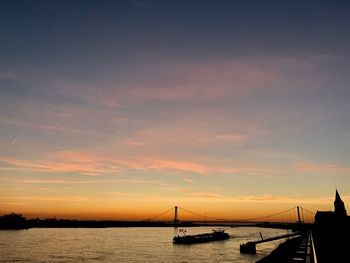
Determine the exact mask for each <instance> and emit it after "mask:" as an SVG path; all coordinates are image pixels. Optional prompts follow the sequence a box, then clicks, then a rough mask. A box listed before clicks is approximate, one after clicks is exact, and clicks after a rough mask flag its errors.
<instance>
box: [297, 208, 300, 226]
mask: <svg viewBox="0 0 350 263" xmlns="http://www.w3.org/2000/svg"><path fill="white" fill-rule="evenodd" d="M297 211H298V223H299V224H301V218H300V211H299V206H297Z"/></svg>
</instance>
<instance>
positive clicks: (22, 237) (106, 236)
mask: <svg viewBox="0 0 350 263" xmlns="http://www.w3.org/2000/svg"><path fill="white" fill-rule="evenodd" d="M211 229H212V228H211V227H192V228H191V227H188V228H186V231H187V233H188V234H196V233H204V232H211ZM225 229H226V232H227V233H229V234H230V236H231V238H230V239H228V240H224V241H216V242H211V243H202V244H193V245H179V244H177V245H174V244H173V243H172V238H173V236H174V235H177V234H179V233H178V229H177V230H176V229H174V228H170V227H169V228H168V227H167V228H157V227H148V228H142V227H140V228H136V227H135V228H102V229H98V228H97V229H96V228H32V229H28V230H3V231H0V255H1V257H0V262H30V263H31V262H33V263H34V262H35V263H37V262H91V263H92V262H94V263H97V262H128V263H132V262H183V263H185V262H188V263H193V262H237V263H250V262H255V261H256V260H258V259H259V258H261V257H263V256H265V255H267V254H268V253H269V252H270V251H271V250H272V249H273V248H275V247H276V246H277V244H278V243H279V242H280V241H275V242H269V243H265V244H260V245H258V246H257V254H256V255H245V254H240V252H239V244H240V243H243V242H246V241H249V240H255V239H259V238H260V237H259V232H262V234H263V235H264V237H268V236H275V235H276V234H279V235H281V234H285V233H286V230H278V229H265V228H255V227H238V228H230V227H226V228H225Z"/></svg>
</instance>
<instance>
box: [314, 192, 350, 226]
mask: <svg viewBox="0 0 350 263" xmlns="http://www.w3.org/2000/svg"><path fill="white" fill-rule="evenodd" d="M349 220H350V218H349V217H348V216H347V213H346V209H345V205H344V202H343V200H342V199H341V198H340V195H339V193H338V190H336V191H335V200H334V211H317V213H316V215H315V224H316V225H323V226H324V227H325V226H327V225H339V224H344V223H345V224H346V223H347V222H349Z"/></svg>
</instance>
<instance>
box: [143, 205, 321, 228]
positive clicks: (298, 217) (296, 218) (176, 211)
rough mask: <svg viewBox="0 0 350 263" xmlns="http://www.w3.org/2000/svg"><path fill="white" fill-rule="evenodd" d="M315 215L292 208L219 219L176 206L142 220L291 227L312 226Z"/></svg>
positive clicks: (178, 223) (299, 208) (176, 224)
mask: <svg viewBox="0 0 350 263" xmlns="http://www.w3.org/2000/svg"><path fill="white" fill-rule="evenodd" d="M314 216H315V213H314V212H312V211H309V210H307V209H305V208H303V207H301V206H294V207H292V208H289V209H286V210H283V211H280V212H277V213H273V214H266V215H263V216H260V217H255V218H243V219H239V218H218V217H213V216H210V215H207V214H206V213H199V212H194V211H190V210H188V209H185V208H182V207H179V206H175V207H171V208H169V209H166V210H164V211H163V212H161V213H159V214H157V215H155V216H153V217H150V218H147V219H144V220H142V222H154V223H167V224H172V225H174V226H179V225H184V224H196V225H247V226H248V225H260V224H269V225H279V226H283V225H284V226H286V227H288V226H291V225H295V224H301V223H305V224H310V223H313V221H314Z"/></svg>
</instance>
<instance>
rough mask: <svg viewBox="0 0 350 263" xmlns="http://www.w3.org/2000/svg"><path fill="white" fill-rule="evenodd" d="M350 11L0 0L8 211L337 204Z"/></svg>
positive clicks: (138, 0) (256, 212) (305, 5)
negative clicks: (335, 194) (335, 202)
mask: <svg viewBox="0 0 350 263" xmlns="http://www.w3.org/2000/svg"><path fill="white" fill-rule="evenodd" d="M349 13H350V3H349V2H348V1H298V0H297V1H287V0H281V1H250V0H248V1H238V0H237V1H224V0H220V1H204V0H203V1H199V0H198V1H194V0H187V1H183V0H177V1H167V0H165V1H164V0H162V1H152V0H149V1H147V0H119V1H108V0H103V1H97V0H96V1H88V0H86V1H80V0H76V1H64V0H61V1H38V0H33V1H19V0H11V1H9V0H3V1H1V2H0V36H1V41H0V214H4V213H9V212H12V211H14V212H19V213H23V214H24V215H26V216H28V217H34V216H40V217H48V216H50V217H51V216H56V217H66V218H91V219H95V218H96V219H97V218H107V219H141V218H148V217H150V216H152V215H156V214H158V213H159V212H162V211H164V210H166V209H169V208H171V207H173V206H175V205H177V206H180V207H183V208H185V209H188V210H190V211H195V212H199V213H206V214H207V215H208V216H215V217H220V218H247V217H248V218H249V217H254V216H260V215H265V214H267V213H272V212H278V211H281V210H285V209H288V208H291V207H294V206H296V205H300V206H303V207H305V208H307V209H308V210H310V211H316V210H332V209H333V200H334V193H335V189H336V188H337V189H338V191H339V193H340V194H341V196H342V198H343V200H344V201H345V204H346V206H349V204H350V159H349V156H350V87H349V84H350V62H349V61H350V34H349V29H348V25H349V24H350V16H349ZM170 217H171V215H170ZM180 218H181V215H180Z"/></svg>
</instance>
